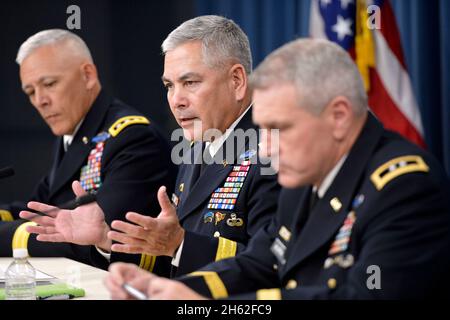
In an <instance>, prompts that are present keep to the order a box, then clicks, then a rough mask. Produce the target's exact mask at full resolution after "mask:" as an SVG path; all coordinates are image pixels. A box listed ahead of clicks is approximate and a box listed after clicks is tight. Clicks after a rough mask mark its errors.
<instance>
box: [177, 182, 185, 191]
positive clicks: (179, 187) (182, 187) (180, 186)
mask: <svg viewBox="0 0 450 320" xmlns="http://www.w3.org/2000/svg"><path fill="white" fill-rule="evenodd" d="M178 190H180V192H183V190H184V183H180V185H179V186H178Z"/></svg>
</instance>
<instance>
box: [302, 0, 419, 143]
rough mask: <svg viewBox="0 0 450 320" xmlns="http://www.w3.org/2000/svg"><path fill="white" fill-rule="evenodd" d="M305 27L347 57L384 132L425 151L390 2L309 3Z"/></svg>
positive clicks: (342, 0)
mask: <svg viewBox="0 0 450 320" xmlns="http://www.w3.org/2000/svg"><path fill="white" fill-rule="evenodd" d="M369 5H375V6H376V7H370V8H369V7H368V6H369ZM368 8H369V9H373V10H369V12H368ZM377 9H379V11H378V10H377ZM377 12H379V14H377ZM377 19H378V20H377ZM367 21H369V22H372V25H376V24H377V23H378V27H379V29H377V28H369V27H368V25H367ZM309 27H310V29H309V30H310V35H311V36H312V37H314V38H322V39H328V40H330V41H334V42H336V43H338V44H339V45H340V46H341V47H343V48H344V49H345V50H347V51H348V52H349V53H350V55H351V56H352V57H353V59H354V60H355V62H356V64H357V65H358V68H359V71H360V72H361V75H362V78H363V80H364V85H365V87H366V90H367V93H368V96H369V107H370V108H371V110H372V111H373V112H374V113H375V115H376V116H377V117H378V119H380V121H381V122H382V123H383V124H384V126H385V127H386V128H388V129H390V130H393V131H397V132H398V133H400V134H401V135H403V136H404V137H406V138H407V139H409V140H410V141H412V142H415V143H416V144H418V145H420V146H423V147H424V146H425V142H424V135H423V127H422V120H421V117H420V112H419V108H418V106H417V102H416V99H415V97H414V93H413V90H412V85H411V80H410V78H409V75H408V71H407V68H406V64H405V59H404V56H403V50H402V46H401V42H400V36H399V31H398V28H397V23H396V21H395V16H394V13H393V11H392V8H391V4H390V2H389V1H388V0H371V1H370V0H369V1H366V0H312V2H311V16H310V26H309Z"/></svg>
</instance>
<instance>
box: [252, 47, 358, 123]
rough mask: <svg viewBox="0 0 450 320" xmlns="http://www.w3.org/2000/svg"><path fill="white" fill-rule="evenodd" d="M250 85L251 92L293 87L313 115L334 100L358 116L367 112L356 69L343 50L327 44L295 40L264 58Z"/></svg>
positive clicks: (301, 102) (303, 104)
mask: <svg viewBox="0 0 450 320" xmlns="http://www.w3.org/2000/svg"><path fill="white" fill-rule="evenodd" d="M250 82H251V85H252V86H253V88H255V89H258V88H259V89H264V88H267V87H270V86H272V85H278V84H286V83H290V84H293V85H294V86H295V87H296V90H297V94H298V98H299V101H300V104H302V106H303V107H304V108H305V109H308V110H309V111H310V112H311V113H313V114H316V115H318V114H320V113H321V112H322V111H323V109H324V108H325V106H326V105H327V104H328V103H329V102H330V101H331V100H332V99H333V98H335V97H337V96H345V97H347V99H349V100H350V102H351V104H352V106H353V110H354V111H355V113H356V114H358V115H361V114H363V113H364V112H365V111H366V110H367V94H366V91H365V89H364V84H363V81H362V78H361V75H360V73H359V71H358V68H357V67H356V65H355V63H354V62H353V60H352V59H351V57H350V55H349V54H348V53H347V52H346V51H345V50H344V49H342V48H341V47H339V46H338V45H337V44H335V43H332V42H330V41H327V40H319V39H298V40H295V41H291V42H289V43H287V44H285V45H284V46H282V47H281V48H279V49H277V50H276V51H274V52H273V53H271V54H270V55H269V56H268V57H266V59H265V60H264V61H263V62H262V63H261V64H260V65H259V66H258V67H257V68H256V70H255V71H254V73H253V75H252V77H251V79H250Z"/></svg>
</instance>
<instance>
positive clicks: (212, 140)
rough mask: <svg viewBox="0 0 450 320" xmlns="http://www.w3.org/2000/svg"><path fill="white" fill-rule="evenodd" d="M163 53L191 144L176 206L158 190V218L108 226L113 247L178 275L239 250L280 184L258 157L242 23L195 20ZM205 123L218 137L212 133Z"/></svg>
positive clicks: (170, 93)
mask: <svg viewBox="0 0 450 320" xmlns="http://www.w3.org/2000/svg"><path fill="white" fill-rule="evenodd" d="M162 51H163V53H164V55H165V63H164V74H163V77H162V80H163V83H164V85H165V87H166V89H167V99H168V102H169V105H170V108H171V111H172V113H173V114H174V116H175V119H176V120H177V122H178V123H179V125H180V126H181V128H182V129H183V133H184V136H185V138H186V139H187V140H189V141H192V144H191V148H190V149H189V150H188V151H187V152H186V153H185V154H183V155H182V157H184V159H187V160H188V161H186V162H183V163H182V165H181V167H180V172H179V175H178V178H177V183H176V186H175V193H174V194H173V195H172V197H171V200H172V203H173V205H172V204H171V203H170V202H169V199H168V197H167V195H165V194H164V192H161V194H160V202H161V207H162V209H163V210H162V212H161V214H160V216H159V218H160V219H151V218H148V217H145V218H143V219H141V218H140V217H139V215H137V214H136V213H130V215H129V216H128V215H127V218H128V219H129V220H130V221H131V222H133V223H137V224H139V225H140V227H135V226H134V225H132V224H130V223H126V222H122V221H117V222H113V224H112V227H113V228H114V229H116V231H111V232H110V233H109V236H110V237H111V239H113V240H116V241H118V242H122V243H123V244H122V245H121V244H114V245H113V246H112V250H119V251H122V252H134V253H138V252H142V251H143V252H145V253H147V254H154V255H163V256H169V257H172V258H173V260H172V266H173V267H172V276H176V275H181V274H186V273H189V272H191V271H194V270H196V269H198V268H200V267H202V266H203V265H205V264H207V263H209V262H211V261H219V260H222V259H225V258H228V257H232V256H235V255H236V254H237V253H238V252H240V251H242V250H244V249H245V247H246V245H247V243H248V241H249V240H250V239H251V238H252V237H253V236H254V235H255V234H256V233H257V231H258V230H260V229H261V228H263V227H264V226H265V225H267V224H268V223H269V222H270V220H271V219H272V217H273V215H274V213H275V212H276V207H277V198H278V193H279V190H280V186H279V185H278V183H277V177H276V174H274V172H273V171H272V172H268V174H265V172H264V170H262V169H264V168H263V166H262V164H261V162H260V161H258V159H257V149H258V134H259V133H258V131H257V129H258V127H257V126H255V125H254V124H253V123H252V107H251V90H250V87H249V85H248V78H247V77H248V75H249V74H250V72H251V69H252V66H251V64H252V62H251V53H250V47H249V42H248V38H247V36H246V35H245V34H244V33H243V31H242V30H241V29H240V28H239V26H237V25H236V24H235V23H234V22H233V21H231V20H229V19H226V18H223V17H219V16H200V17H197V18H194V19H191V20H188V21H186V22H184V23H183V24H181V25H180V26H179V27H178V28H176V29H175V30H174V31H172V32H171V33H170V34H169V36H168V37H167V38H166V39H165V41H164V42H163V44H162ZM198 127H200V129H199V130H196V129H197V128H198ZM211 129H214V132H215V133H216V135H214V134H211V135H209V134H210V133H211V132H212V131H213V130H211ZM244 134H246V135H247V139H243V140H244V141H243V142H242V143H241V144H239V143H238V142H237V140H239V139H240V138H242V136H243V135H244ZM241 140H242V139H241Z"/></svg>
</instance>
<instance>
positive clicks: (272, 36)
mask: <svg viewBox="0 0 450 320" xmlns="http://www.w3.org/2000/svg"><path fill="white" fill-rule="evenodd" d="M391 4H392V6H393V9H394V12H395V15H396V18H397V23H398V26H399V29H400V34H401V39H402V45H403V49H404V53H405V58H406V63H407V66H408V69H409V72H410V76H411V80H412V83H413V86H414V92H415V94H416V98H417V101H418V104H419V107H420V110H421V114H422V121H423V125H424V129H425V139H426V142H427V145H428V149H429V150H430V151H431V152H433V153H434V154H435V155H436V156H437V157H438V158H439V159H440V160H441V162H442V163H443V164H444V165H445V167H446V169H447V172H448V173H450V91H449V88H450V63H449V61H448V58H450V32H449V31H450V30H449V25H450V22H449V19H448V17H449V16H450V1H448V0H429V1H423V0H408V1H404V0H391ZM196 5H197V8H196V10H197V13H198V14H199V15H201V14H220V15H224V16H226V17H229V18H231V19H233V20H234V21H236V22H237V23H238V24H239V25H240V26H241V27H242V29H244V31H245V32H246V33H247V34H248V36H249V38H250V42H251V46H252V50H253V58H254V65H255V66H256V65H257V64H258V63H259V62H260V61H261V60H262V59H263V58H264V57H265V56H266V55H267V54H268V53H270V52H271V51H272V50H274V49H275V48H277V47H279V46H281V45H282V44H284V43H285V42H287V41H289V40H292V39H295V38H297V37H299V36H307V35H308V24H309V8H310V0H215V1H211V0H197V1H196ZM446 57H447V59H445V58H446Z"/></svg>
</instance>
